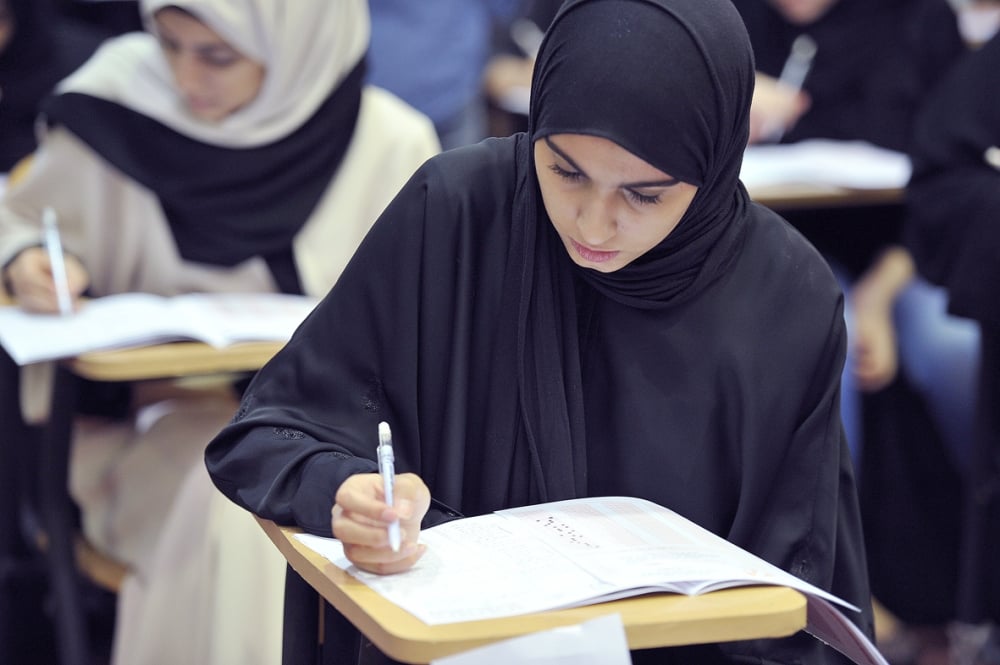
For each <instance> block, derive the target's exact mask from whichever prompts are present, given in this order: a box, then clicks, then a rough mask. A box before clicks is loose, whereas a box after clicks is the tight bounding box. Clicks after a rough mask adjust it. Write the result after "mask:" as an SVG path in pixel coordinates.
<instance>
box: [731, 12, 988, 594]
mask: <svg viewBox="0 0 1000 665" xmlns="http://www.w3.org/2000/svg"><path fill="white" fill-rule="evenodd" d="M734 2H735V4H736V6H737V8H738V9H739V11H740V12H741V14H742V15H743V18H744V21H745V22H746V25H747V29H748V31H749V32H750V39H751V41H752V42H753V45H754V54H755V56H756V66H757V70H758V72H757V86H756V87H755V90H754V101H753V109H752V112H751V116H752V120H751V141H752V142H755V141H767V140H773V139H774V136H771V135H769V134H768V132H767V130H768V129H771V128H775V127H776V128H777V130H778V131H777V135H778V136H780V140H781V142H785V143H787V142H795V141H800V140H804V139H812V138H824V139H838V140H863V141H867V142H870V143H873V144H875V145H877V146H881V147H883V148H889V149H892V150H897V151H904V150H906V149H907V148H908V146H909V144H910V141H911V140H912V134H913V124H914V116H915V113H916V109H917V108H918V107H919V105H920V103H921V101H922V100H923V99H924V98H925V96H926V95H927V94H928V92H929V91H930V90H931V89H932V88H933V86H934V85H935V84H936V83H937V82H938V81H939V80H940V79H941V78H942V77H943V76H944V75H945V73H946V72H947V71H948V70H949V69H950V68H951V67H952V66H953V64H954V63H955V62H956V61H957V60H958V59H959V58H960V57H961V56H962V55H964V54H965V53H966V46H965V44H964V42H963V40H962V37H961V35H960V33H959V31H958V24H957V19H956V16H955V13H954V11H953V9H952V8H951V7H950V6H949V4H948V3H947V2H946V0H734ZM800 35H808V36H809V37H811V38H812V40H813V41H814V43H815V46H816V52H815V56H814V58H813V60H812V65H811V68H810V70H809V72H808V75H807V76H806V78H805V80H804V83H803V85H802V89H801V90H795V89H789V88H787V87H786V86H784V85H783V84H782V83H780V82H779V80H778V79H779V77H780V74H781V72H782V69H783V67H784V64H785V61H786V59H787V58H788V57H789V54H790V51H791V45H792V43H793V41H794V40H795V39H796V38H797V37H799V36H800ZM902 217H903V212H902V206H896V207H890V206H882V207H877V206H876V207H867V208H846V209H815V210H804V211H797V212H796V213H792V214H789V218H790V220H791V221H792V222H793V223H794V224H796V225H797V226H799V227H800V228H802V229H803V230H805V231H806V235H807V236H808V237H809V238H810V240H811V241H813V243H814V244H815V245H816V246H817V247H818V248H819V249H820V251H821V252H823V254H824V256H826V258H827V260H828V261H829V262H830V264H831V266H832V267H833V268H834V272H835V274H836V275H837V278H838V280H839V281H840V283H841V286H842V288H843V289H844V292H845V294H846V297H847V307H846V311H845V314H846V317H847V324H848V344H849V351H848V361H847V364H846V365H845V368H844V369H845V371H844V376H843V383H842V400H841V402H842V406H841V408H842V413H843V416H844V425H845V427H846V429H847V437H848V443H849V444H850V446H851V451H852V456H853V458H854V461H855V464H856V466H857V467H858V468H859V469H860V467H861V461H862V453H863V449H864V447H865V442H864V427H863V424H862V423H863V421H864V418H863V413H862V403H863V402H862V393H863V392H874V391H879V390H881V389H883V388H885V387H886V386H888V385H889V384H890V383H892V382H893V381H894V379H895V378H896V375H897V369H901V370H902V372H901V373H902V374H903V375H904V377H905V381H906V384H907V385H909V386H910V387H912V388H913V389H914V392H915V393H916V394H917V395H919V396H920V398H921V400H922V401H923V402H924V403H925V404H926V406H927V411H928V413H929V415H930V416H931V417H932V419H933V422H934V424H935V425H936V429H937V430H938V433H939V434H940V437H941V439H942V440H943V442H944V443H945V447H946V448H947V449H949V450H952V451H955V452H956V455H958V456H959V457H960V456H961V455H963V453H962V452H961V451H962V450H963V449H966V448H967V445H968V441H969V439H970V437H971V431H972V422H973V414H972V402H973V394H974V390H975V389H974V386H975V376H976V371H977V367H978V330H977V327H976V325H975V324H974V323H972V322H970V321H968V320H965V319H961V318H958V317H954V316H949V315H948V314H947V313H946V311H945V302H946V299H947V295H946V293H945V292H944V290H943V289H940V288H937V287H935V286H933V285H931V284H929V283H928V282H926V281H925V280H923V279H921V278H919V277H918V276H916V275H915V273H914V271H913V262H912V259H911V258H910V257H909V256H908V255H907V251H906V249H905V248H903V247H902V245H901V244H900V238H899V237H898V233H899V228H900V227H901V225H902ZM864 480H865V479H864V478H861V479H860V481H861V482H862V483H863V482H864ZM881 481H882V479H877V480H876V482H881ZM956 509H957V507H956ZM871 535H872V536H875V535H877V534H871ZM911 555H912V556H919V554H918V553H916V552H911ZM873 586H875V587H876V591H877V590H878V577H877V576H875V571H873Z"/></svg>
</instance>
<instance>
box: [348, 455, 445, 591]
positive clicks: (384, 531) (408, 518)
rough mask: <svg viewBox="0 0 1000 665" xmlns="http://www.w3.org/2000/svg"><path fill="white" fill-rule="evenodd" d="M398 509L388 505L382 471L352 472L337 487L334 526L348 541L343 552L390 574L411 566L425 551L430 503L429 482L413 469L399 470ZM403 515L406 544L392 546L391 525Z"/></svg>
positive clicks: (357, 562)
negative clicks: (423, 525)
mask: <svg viewBox="0 0 1000 665" xmlns="http://www.w3.org/2000/svg"><path fill="white" fill-rule="evenodd" d="M394 492H395V504H396V505H395V508H393V507H390V506H388V505H386V503H385V495H384V493H383V489H382V478H381V477H380V476H379V475H378V474H377V473H364V474H357V475H354V476H351V477H350V478H348V479H347V480H345V481H344V483H343V484H342V485H341V486H340V489H338V490H337V496H336V497H335V501H336V503H334V506H333V510H332V511H331V526H332V528H333V535H334V537H336V538H337V539H338V540H340V541H341V543H343V545H344V554H345V556H347V558H348V560H349V561H350V562H351V563H353V564H354V565H355V566H357V567H358V568H361V569H362V570H367V571H368V572H371V573H378V574H381V575H387V574H390V573H399V572H402V571H404V570H407V569H408V568H410V567H411V566H413V564H414V563H416V562H417V560H418V559H419V558H420V557H421V556H422V555H423V553H424V550H425V549H426V548H425V546H424V545H420V544H418V543H417V538H418V536H419V535H420V521H421V520H422V519H423V518H424V515H426V514H427V510H428V509H429V508H430V505H431V493H430V490H428V489H427V485H425V484H424V481H423V480H421V479H420V476H417V475H416V474H413V473H401V474H397V475H396V484H395V488H394ZM397 518H398V519H399V527H400V532H401V535H402V544H401V546H400V548H399V551H398V552H393V551H392V548H391V547H390V546H389V530H388V525H389V523H390V522H392V521H393V520H394V519H397Z"/></svg>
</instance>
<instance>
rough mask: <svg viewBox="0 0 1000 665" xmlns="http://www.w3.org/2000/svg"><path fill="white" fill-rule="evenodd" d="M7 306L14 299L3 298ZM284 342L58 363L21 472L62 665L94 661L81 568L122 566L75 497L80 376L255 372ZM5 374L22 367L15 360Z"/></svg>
mask: <svg viewBox="0 0 1000 665" xmlns="http://www.w3.org/2000/svg"><path fill="white" fill-rule="evenodd" d="M7 302H8V303H9V301H7ZM0 304H6V303H3V300H2V299H0ZM282 346H283V343H278V342H259V343H258V342H254V343H241V344H235V345H233V346H230V347H227V348H224V349H217V348H214V347H211V346H209V345H207V344H202V343H196V342H173V343H166V344H158V345H153V346H147V347H137V348H130V349H121V350H114V351H100V352H92V353H85V354H81V355H79V356H77V357H75V358H70V359H66V360H62V361H59V362H57V363H56V368H55V377H54V380H53V385H52V403H51V406H50V411H49V418H48V420H47V422H46V423H45V425H44V427H43V428H42V430H41V432H40V436H39V438H40V441H39V442H38V446H37V454H33V455H32V456H31V457H30V458H29V457H25V458H24V459H23V460H22V461H23V463H19V467H27V468H19V469H18V473H20V474H24V478H23V479H19V480H25V481H26V483H27V488H25V489H24V490H23V491H22V492H20V495H21V496H20V497H19V499H18V503H19V507H18V511H17V512H18V513H19V514H20V515H21V522H22V524H23V525H24V526H23V529H22V530H23V531H25V532H26V533H25V538H26V539H27V540H29V541H31V542H36V543H44V550H45V572H46V576H47V578H48V582H49V586H50V588H51V591H52V594H53V596H54V598H53V607H54V620H55V628H56V637H57V642H58V651H59V662H60V663H61V665H89V663H90V660H91V657H90V645H89V641H90V640H89V637H88V628H87V616H86V611H85V607H84V603H83V598H82V589H81V586H80V584H81V580H80V578H79V573H78V567H80V569H81V570H84V572H86V573H87V574H88V577H89V578H90V579H91V580H93V581H100V573H98V574H96V575H95V573H94V569H91V568H89V566H90V565H91V564H93V563H95V562H96V565H97V566H99V567H100V569H102V570H109V569H110V568H113V567H114V566H113V562H110V561H109V560H107V559H106V557H105V558H104V560H103V561H99V560H98V559H97V557H101V556H102V555H99V554H97V553H96V552H94V550H93V549H92V548H89V547H87V546H86V543H85V542H82V541H81V539H80V538H79V537H78V519H77V517H76V506H75V503H74V502H73V499H72V497H71V496H70V494H69V485H68V477H69V459H70V456H69V453H70V446H71V443H72V426H73V420H74V416H75V411H76V403H77V392H78V384H79V382H80V380H81V379H88V380H91V381H146V380H155V379H169V378H181V377H190V376H206V375H214V374H230V373H242V372H252V371H254V370H256V369H259V368H260V367H261V366H263V365H264V363H266V362H267V361H268V360H269V359H270V358H271V357H272V356H273V355H274V354H275V353H277V351H278V350H279V349H280V348H281V347H282ZM5 371H13V372H19V371H20V370H19V369H18V368H17V367H16V366H13V364H11V367H6V368H5ZM8 383H10V384H12V385H16V379H12V380H10V381H7V380H6V379H5V381H4V384H5V385H7V384H8ZM16 394H17V393H16V390H14V391H13V393H12V395H11V396H9V398H8V399H5V404H4V406H3V408H4V409H5V410H6V411H5V413H6V412H11V413H10V414H9V417H15V416H14V413H13V412H16V411H17V409H18V404H17V399H16ZM5 417H8V416H5ZM4 459H6V456H5V457H4ZM88 562H89V563H88ZM109 563H110V564H112V565H111V566H109ZM102 583H103V582H102Z"/></svg>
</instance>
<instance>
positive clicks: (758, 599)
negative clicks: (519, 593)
mask: <svg viewBox="0 0 1000 665" xmlns="http://www.w3.org/2000/svg"><path fill="white" fill-rule="evenodd" d="M257 521H258V522H259V523H260V525H261V527H262V528H263V529H264V531H265V532H266V533H267V535H268V537H270V539H271V541H272V542H273V543H274V544H275V545H276V546H277V547H278V549H279V550H280V551H281V553H282V554H283V555H284V556H285V558H286V559H287V561H288V563H289V564H290V565H291V566H292V568H294V569H295V571H296V572H298V574H299V575H301V576H302V577H303V578H304V579H305V580H306V581H307V582H308V583H309V584H310V585H311V586H312V587H313V588H314V589H316V590H317V591H318V592H319V593H320V594H321V595H322V596H323V597H324V598H325V599H326V600H327V601H328V602H330V603H331V604H332V605H333V606H334V607H336V608H337V610H338V611H340V612H341V613H342V614H343V615H344V616H346V617H347V618H348V619H349V620H350V621H351V623H353V624H354V625H355V626H356V627H357V628H358V629H359V630H360V631H361V632H362V633H364V634H365V635H366V636H367V637H368V639H370V640H371V641H372V642H373V643H374V644H375V645H376V646H377V647H378V648H379V649H381V650H382V651H383V652H384V653H385V654H387V655H389V656H390V657H392V658H395V659H396V660H399V661H402V662H407V663H428V662H430V661H432V660H434V659H435V658H440V657H442V656H446V655H450V654H453V653H458V652H460V651H466V650H468V649H472V648H475V647H477V646H481V645H484V644H488V643H491V642H495V641H498V640H501V639H506V638H510V637H515V636H517V635H523V634H525V633H529V632H534V631H538V630H543V629H547V628H555V627H557V626H565V625H571V624H577V623H580V622H583V621H586V620H588V619H592V618H595V617H597V616H601V615H604V614H609V613H612V612H616V613H618V614H620V615H621V618H622V623H623V624H624V626H625V633H626V635H627V637H628V643H629V647H630V648H632V649H642V648H650V647H658V646H676V645H682V644H696V643H705V642H720V641H729V640H741V639H755V638H763V637H784V636H787V635H791V634H793V633H795V632H797V631H799V630H800V629H802V628H803V627H804V626H805V623H806V599H805V596H803V595H802V594H800V593H799V592H798V591H795V590H793V589H789V588H785V587H742V588H736V589H727V590H724V591H717V592H713V593H709V594H704V595H701V596H683V595H675V594H653V595H648V596H639V597H634V598H628V599H624V600H617V601H612V602H609V603H601V604H596V605H588V606H585V607H576V608H571V609H565V610H556V611H550V612H542V613H538V614H531V615H526V616H516V617H504V618H501V619H491V620H484V621H469V622H463V623H454V624H444V625H435V626H430V625H427V624H425V623H423V622H421V621H419V620H418V619H416V618H415V617H414V616H412V615H411V614H409V613H407V612H406V611H404V610H402V609H401V608H399V607H398V606H396V605H393V604H392V603H390V602H388V601H387V600H385V599H384V598H382V597H381V596H379V595H378V594H377V593H376V592H375V591H373V590H372V589H371V588H369V587H368V586H366V585H365V584H364V583H363V582H360V581H358V580H356V579H354V578H353V577H351V576H350V575H349V574H348V573H346V572H345V571H343V570H341V569H340V568H338V567H337V566H335V565H334V564H333V563H332V562H330V561H327V560H326V559H325V558H323V557H322V556H321V555H320V554H318V553H316V552H314V551H313V550H311V549H310V548H308V547H307V546H305V545H303V544H302V543H300V542H299V541H298V540H296V539H295V538H294V535H295V534H296V533H298V532H299V531H298V530H297V529H294V528H288V527H279V526H278V525H276V524H275V523H273V522H271V521H270V520H265V519H262V518H257Z"/></svg>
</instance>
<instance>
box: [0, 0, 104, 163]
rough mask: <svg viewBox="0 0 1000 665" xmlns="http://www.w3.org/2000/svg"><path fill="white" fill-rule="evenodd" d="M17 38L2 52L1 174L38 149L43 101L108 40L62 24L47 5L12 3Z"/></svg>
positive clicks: (29, 0) (41, 0) (25, 0)
mask: <svg viewBox="0 0 1000 665" xmlns="http://www.w3.org/2000/svg"><path fill="white" fill-rule="evenodd" d="M7 4H8V5H9V7H10V11H11V15H12V16H13V19H14V26H15V27H14V36H13V37H12V38H11V41H10V42H9V43H8V44H7V47H6V48H4V49H3V50H2V51H0V173H3V172H6V171H9V170H10V169H11V168H12V167H13V166H14V165H15V164H16V163H17V162H18V161H19V160H20V159H22V158H23V157H26V156H27V155H29V154H31V153H32V152H34V150H35V148H36V147H37V141H36V136H35V122H36V120H37V119H38V111H39V107H40V104H41V101H42V99H44V98H45V96H46V95H48V94H49V92H51V91H52V89H53V88H54V87H55V85H56V84H57V83H58V82H59V81H61V80H62V79H63V78H65V77H66V76H68V75H69V74H70V73H71V72H72V71H73V70H75V69H76V68H77V67H79V66H80V65H82V64H83V63H84V61H86V60H87V58H89V57H90V55H91V54H92V53H93V52H94V50H95V49H96V48H97V47H98V45H100V43H101V41H102V40H103V39H104V38H105V37H106V35H105V34H104V33H102V32H100V31H98V30H96V29H94V28H91V27H89V26H84V25H80V24H76V23H72V22H70V21H68V20H66V19H63V18H57V17H56V16H55V14H54V12H52V11H51V10H50V9H49V6H48V2H47V1H46V0H8V2H7Z"/></svg>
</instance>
